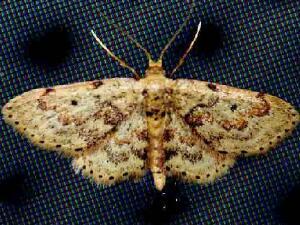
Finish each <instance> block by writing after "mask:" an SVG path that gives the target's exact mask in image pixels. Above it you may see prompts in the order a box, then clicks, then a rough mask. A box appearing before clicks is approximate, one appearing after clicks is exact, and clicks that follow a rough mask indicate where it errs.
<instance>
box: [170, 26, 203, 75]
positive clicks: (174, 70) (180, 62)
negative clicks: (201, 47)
mask: <svg viewBox="0 0 300 225" xmlns="http://www.w3.org/2000/svg"><path fill="white" fill-rule="evenodd" d="M200 29H201V22H200V23H199V24H198V28H197V32H196V34H195V36H194V38H193V40H192V42H191V43H190V46H189V47H188V48H187V49H186V50H185V52H184V54H183V56H182V57H181V58H180V60H179V62H178V64H177V65H176V67H175V68H174V69H173V71H172V72H171V74H170V77H172V76H173V74H174V73H175V72H176V70H177V69H178V68H179V67H180V66H181V65H182V63H184V59H185V58H186V57H187V55H188V54H189V52H190V51H191V50H192V48H193V45H194V44H195V42H196V40H197V38H198V35H199V32H200Z"/></svg>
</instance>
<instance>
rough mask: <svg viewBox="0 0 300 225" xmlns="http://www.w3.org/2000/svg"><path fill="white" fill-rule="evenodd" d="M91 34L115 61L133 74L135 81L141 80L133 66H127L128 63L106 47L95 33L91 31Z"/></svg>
mask: <svg viewBox="0 0 300 225" xmlns="http://www.w3.org/2000/svg"><path fill="white" fill-rule="evenodd" d="M91 32H92V35H93V36H94V38H95V39H96V41H97V42H98V43H99V44H100V45H101V47H102V48H104V50H105V51H106V52H107V54H108V55H110V56H111V57H112V58H113V59H114V60H116V61H118V62H119V63H120V65H121V66H123V67H125V68H127V69H129V70H130V71H131V72H132V73H133V75H134V78H135V79H137V80H139V79H140V75H139V74H138V73H137V72H136V71H135V69H133V68H132V67H131V66H129V65H127V63H126V62H125V61H124V60H122V59H120V58H119V57H117V56H116V55H115V54H114V53H112V52H111V51H110V50H109V49H108V48H107V47H106V45H105V44H104V43H103V42H102V41H101V40H100V39H99V38H98V37H97V35H96V34H95V32H94V31H93V30H91Z"/></svg>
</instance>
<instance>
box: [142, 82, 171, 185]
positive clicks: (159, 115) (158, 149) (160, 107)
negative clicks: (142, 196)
mask: <svg viewBox="0 0 300 225" xmlns="http://www.w3.org/2000/svg"><path fill="white" fill-rule="evenodd" d="M153 83H154V82H153ZM153 86H155V87H152V86H151V84H150V87H149V88H148V89H146V90H144V92H143V94H144V95H145V100H146V101H145V104H146V105H145V107H146V117H147V126H148V135H149V148H148V154H147V155H148V163H149V168H150V170H151V172H152V174H153V178H154V183H155V186H156V188H157V189H158V190H161V189H162V188H163V187H164V185H165V181H166V175H165V168H164V152H163V133H164V128H165V114H166V104H165V93H164V92H165V90H164V87H163V86H162V85H159V84H158V85H157V86H156V85H155V84H153Z"/></svg>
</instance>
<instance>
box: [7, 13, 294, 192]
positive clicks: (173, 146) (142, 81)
mask: <svg viewBox="0 0 300 225" xmlns="http://www.w3.org/2000/svg"><path fill="white" fill-rule="evenodd" d="M186 21H187V19H186V20H185V22H184V23H183V24H182V25H181V26H180V28H179V29H178V30H177V31H176V32H175V33H174V35H173V36H172V38H171V39H170V40H169V42H168V43H167V45H166V46H165V47H164V49H163V50H162V52H161V54H160V57H159V59H158V60H153V59H152V58H151V54H150V53H149V52H148V51H147V49H145V48H144V47H143V46H142V45H140V44H139V43H138V42H137V41H135V40H134V39H133V38H132V36H130V35H129V34H128V33H126V32H125V34H126V35H127V37H128V38H129V39H130V40H131V41H133V42H134V43H135V44H136V45H137V46H138V47H139V48H140V49H142V50H143V51H144V52H145V54H146V56H147V58H148V60H149V67H148V69H147V70H146V72H145V76H144V77H143V78H141V76H140V75H139V74H138V73H137V72H136V71H135V70H134V69H133V68H132V67H130V66H129V65H128V64H127V63H125V61H123V60H121V59H120V58H118V57H117V56H116V55H114V53H113V52H111V51H110V50H109V49H108V48H107V47H106V45H105V44H104V43H103V42H102V41H101V40H100V39H99V38H98V37H97V35H96V34H95V32H94V31H92V35H93V36H94V37H95V39H96V41H97V42H98V43H99V44H100V45H101V46H102V47H103V49H104V50H105V51H106V52H107V53H108V55H110V56H111V57H112V58H113V59H115V60H117V61H118V62H119V63H120V65H121V66H123V67H126V68H128V69H129V70H131V71H132V73H133V74H134V78H113V79H102V80H95V81H89V82H81V83H74V84H69V85H59V86H55V87H50V88H40V89H35V90H31V91H28V92H25V93H24V94H22V95H20V96H17V97H15V98H13V99H12V100H10V101H9V102H8V103H7V104H6V105H5V106H4V107H3V108H2V114H3V117H4V120H5V121H6V122H7V123H8V124H10V125H12V126H13V127H14V128H15V129H16V130H17V131H18V132H19V133H21V134H23V135H24V136H25V137H27V138H28V139H29V140H30V141H31V142H32V143H33V144H34V145H36V146H38V147H40V148H41V149H45V150H49V151H56V152H58V153H61V154H63V155H64V156H67V157H72V159H73V161H72V164H73V167H74V169H75V171H77V172H81V173H82V174H83V176H85V177H89V178H91V179H92V180H94V181H95V182H96V183H97V184H104V185H111V184H115V183H117V182H121V181H124V180H127V179H132V180H139V178H141V177H143V176H144V175H145V173H146V172H147V171H149V170H150V171H151V173H152V175H153V180H154V184H155V187H156V188H157V189H158V190H162V189H163V187H164V186H165V182H166V177H169V176H173V177H177V178H179V179H181V180H183V181H186V182H196V183H209V182H213V181H215V180H216V179H217V178H219V177H221V176H223V175H224V174H225V173H226V172H228V170H229V168H230V167H232V166H233V164H234V163H235V161H236V159H237V157H238V156H240V155H245V156H252V155H258V154H265V153H266V152H267V151H269V150H270V149H271V148H274V147H275V146H276V145H277V144H278V143H279V142H280V141H281V140H283V139H284V138H285V137H286V136H288V135H289V134H291V132H292V130H293V129H294V128H295V127H296V125H297V123H298V122H299V113H298V112H297V111H296V110H295V109H294V108H293V107H292V106H291V105H290V104H289V103H287V102H285V101H284V100H282V99H280V98H277V97H274V96H271V95H268V94H263V93H258V92H253V91H248V90H242V89H237V88H234V87H229V86H225V85H218V84H214V83H209V82H204V81H198V80H187V79H177V80H174V79H172V78H171V77H172V75H173V74H174V73H175V72H176V70H177V69H178V68H179V67H180V66H181V65H182V63H183V62H184V59H185V58H186V56H187V55H188V53H189V52H190V50H191V49H192V47H193V45H194V43H195V41H196V39H197V37H198V35H199V31H200V27H201V23H199V25H198V27H197V32H196V33H195V36H194V38H193V40H192V42H191V43H190V45H189V47H188V48H187V49H186V51H185V53H184V54H183V56H182V57H181V59H180V61H179V63H178V64H177V66H176V67H175V68H174V69H173V71H172V72H171V74H170V76H169V78H167V77H166V73H165V71H164V69H163V67H162V58H163V56H164V53H165V52H166V50H167V49H168V47H169V46H170V45H171V43H172V42H173V41H174V39H175V38H176V36H177V35H178V34H179V32H180V31H181V30H182V28H183V27H184V26H185V24H186ZM117 29H120V28H118V27H117ZM122 32H123V33H124V31H122Z"/></svg>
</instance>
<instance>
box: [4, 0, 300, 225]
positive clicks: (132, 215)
mask: <svg viewBox="0 0 300 225" xmlns="http://www.w3.org/2000/svg"><path fill="white" fill-rule="evenodd" d="M299 6H300V3H299V1H292V0H291V1H279V0H276V1H226V0H224V1H221V0H216V1H195V8H194V10H193V12H192V16H191V19H190V20H189V21H188V23H187V26H186V27H185V28H184V29H183V30H182V32H181V33H180V34H179V36H178V38H177V39H176V41H175V43H174V44H173V45H172V46H171V47H170V51H168V52H167V54H166V57H165V60H164V65H165V67H166V68H167V69H171V68H173V67H174V65H175V64H176V63H177V61H176V59H177V58H178V57H179V56H178V55H176V51H172V48H173V49H176V46H179V45H180V44H181V43H182V42H184V40H187V39H188V33H190V32H191V31H192V30H194V29H196V25H197V23H198V22H199V21H202V23H203V24H214V25H215V26H216V27H218V29H219V30H220V34H221V45H220V47H219V48H217V49H215V50H214V51H213V52H212V53H211V54H209V55H205V54H202V53H199V55H195V54H194V55H189V57H188V58H187V59H186V61H185V63H184V64H183V65H182V67H181V68H180V69H179V70H178V72H177V73H176V75H175V77H176V78H178V77H181V78H194V79H198V80H205V81H212V82H217V83H222V84H226V85H231V86H234V87H238V88H246V89H250V90H254V91H262V92H266V93H269V94H272V95H275V96H278V97H280V98H283V99H285V100H286V101H288V102H290V103H291V104H292V105H294V106H295V107H296V108H297V109H299V108H300V94H299V87H300V82H299V81H300V79H299V61H298V60H299V58H300V57H299V23H300V21H299ZM0 7H1V16H0V27H1V33H0V35H1V36H0V37H1V38H0V45H1V52H0V56H1V60H0V76H1V83H0V91H1V92H0V97H1V98H0V105H1V106H3V105H4V104H5V103H6V102H7V101H8V100H9V99H11V98H12V97H15V96H17V95H19V94H21V93H23V92H24V91H27V90H30V89H33V88H38V87H45V86H53V85H59V84H68V83H72V82H77V81H84V80H93V79H102V78H108V77H130V76H132V74H131V73H130V71H128V70H126V69H124V68H122V67H120V66H119V64H118V63H117V62H115V61H114V60H112V59H111V58H110V57H109V56H108V55H107V54H106V53H105V51H104V50H103V49H101V48H100V46H99V45H98V44H97V43H96V42H95V41H94V39H93V37H92V36H91V33H90V30H91V29H94V30H95V31H96V32H97V34H98V35H99V36H100V37H101V38H102V40H103V42H104V43H106V45H107V46H108V47H109V48H110V49H111V50H112V51H113V52H114V53H115V54H116V55H118V56H120V57H121V58H123V59H125V60H126V61H127V62H128V63H129V64H130V65H132V66H133V67H134V68H136V69H137V71H139V72H140V73H143V72H144V71H145V69H146V67H147V60H146V58H145V55H144V54H143V52H142V51H141V50H139V49H138V48H136V46H135V45H134V44H133V43H132V42H130V41H129V39H128V38H126V37H125V36H124V35H122V34H120V32H119V31H118V30H116V29H115V28H114V27H113V26H111V24H109V23H108V22H107V21H106V20H104V19H103V18H101V15H99V13H98V12H101V13H102V14H104V15H106V16H107V17H108V18H109V19H110V20H111V21H112V22H113V23H114V24H117V25H118V26H121V27H122V28H123V29H124V30H126V31H128V32H129V33H130V34H132V36H133V37H134V38H135V39H137V40H138V41H139V42H140V43H142V45H143V46H145V47H146V48H148V49H149V50H150V51H151V53H152V55H153V56H154V57H158V56H159V53H160V51H161V50H162V48H163V46H164V45H165V44H166V42H167V41H168V40H169V38H170V37H171V36H172V33H173V32H175V31H176V30H177V29H178V28H179V26H180V24H181V23H182V22H183V21H184V19H185V18H186V17H187V15H188V12H189V6H188V4H187V2H185V1H181V0H173V1H162V2H160V1H146V2H144V1H143V2H142V1H125V0H121V1H92V0H87V1H81V2H80V1H65V0H61V1H58V0H55V1H28V0H26V1H13V0H12V1H2V3H1V6H0ZM60 26H62V27H65V28H66V29H67V31H68V32H69V33H70V34H71V40H72V45H71V49H70V51H69V53H68V55H67V57H66V58H65V59H64V60H62V61H61V62H60V63H58V64H56V65H55V66H51V67H50V66H47V65H46V66H44V65H43V66H41V65H39V64H38V63H32V62H31V61H30V60H28V59H27V58H26V54H25V49H26V48H27V45H28V43H29V41H30V40H31V39H32V38H38V37H39V36H41V35H42V34H43V33H45V32H47V31H48V30H51V29H52V28H53V27H60ZM297 31H298V33H297ZM200 35H201V34H200ZM168 53H169V54H168ZM0 132H1V144H0V148H1V149H0V181H3V180H4V181H5V180H6V179H10V177H14V176H17V177H21V178H22V179H21V183H22V184H21V185H22V191H21V194H20V196H18V198H17V199H16V200H15V201H14V202H9V201H8V202H7V201H2V202H0V224H130V225H131V224H133V225H135V224H144V221H143V218H142V217H141V216H140V212H141V211H142V210H143V209H144V208H147V206H148V204H149V202H150V200H151V198H152V195H153V193H154V192H155V188H154V186H153V183H152V180H151V176H150V175H147V176H145V177H144V178H143V179H142V180H141V181H140V182H138V183H133V182H124V183H121V184H118V185H115V186H112V187H109V188H100V187H97V186H96V185H95V184H93V183H91V182H90V181H88V180H86V179H84V178H82V177H81V176H80V175H76V174H75V173H74V172H73V170H72V167H71V163H70V162H71V160H70V159H66V158H63V157H61V156H58V155H57V154H55V153H48V152H45V151H39V149H38V148H36V147H33V146H32V145H31V144H29V142H28V141H27V140H25V139H23V138H22V137H20V136H19V135H18V134H16V133H15V132H14V131H13V130H12V128H11V127H9V126H7V125H6V124H4V122H3V120H2V118H1V120H0ZM299 143H300V140H299V128H298V129H297V130H296V131H295V132H294V133H293V136H292V137H290V138H288V139H287V140H285V141H284V142H283V143H282V144H281V145H279V146H278V147H277V148H276V149H275V150H274V151H272V152H270V153H269V154H267V155H266V156H262V157H252V158H242V159H240V160H239V161H238V163H237V164H236V165H235V166H234V167H233V168H232V169H231V171H230V173H229V174H228V175H226V176H225V177H224V178H223V179H221V180H220V181H218V182H216V183H215V184H211V185H207V186H202V185H188V184H185V183H179V191H180V194H181V195H182V196H185V198H186V199H187V202H188V205H189V207H188V210H183V211H182V212H180V213H178V214H175V215H172V218H171V219H170V222H169V224H180V225H182V224H274V225H277V224H281V222H280V220H279V216H278V214H277V211H276V209H277V207H278V205H279V204H280V202H281V201H282V199H284V198H285V197H286V196H287V194H288V193H289V192H290V191H291V190H292V189H293V188H295V187H297V186H299V185H300V162H299V160H300V148H299Z"/></svg>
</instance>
